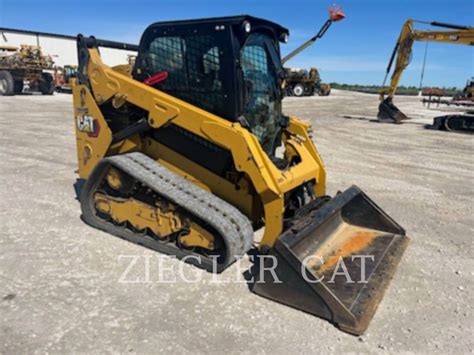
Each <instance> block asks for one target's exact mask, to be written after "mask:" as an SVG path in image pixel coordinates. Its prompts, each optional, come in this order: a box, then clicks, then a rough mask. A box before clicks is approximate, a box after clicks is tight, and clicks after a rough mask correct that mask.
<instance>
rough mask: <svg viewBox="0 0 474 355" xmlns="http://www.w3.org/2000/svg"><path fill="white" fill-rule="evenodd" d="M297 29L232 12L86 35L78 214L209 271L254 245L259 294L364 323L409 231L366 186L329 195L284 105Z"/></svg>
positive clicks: (345, 322)
mask: <svg viewBox="0 0 474 355" xmlns="http://www.w3.org/2000/svg"><path fill="white" fill-rule="evenodd" d="M288 34H289V32H288V30H287V29H285V28H283V27H281V26H279V25H277V24H275V23H272V22H269V21H266V20H262V19H258V18H254V17H251V16H237V17H224V18H212V19H201V20H190V21H178V22H161V23H155V24H152V25H151V26H149V27H148V28H147V29H146V31H145V32H144V33H143V36H142V38H141V41H140V44H139V45H138V46H135V45H129V44H125V43H117V42H111V41H105V40H99V39H95V38H94V37H89V38H86V37H84V36H82V35H79V36H78V38H77V45H78V56H79V70H78V74H77V78H76V79H73V85H72V86H73V96H74V114H75V125H76V136H77V153H78V164H79V170H78V173H79V177H80V179H81V181H83V187H82V189H81V193H80V203H81V207H82V217H83V219H84V220H85V222H87V223H88V224H90V225H91V226H94V227H96V228H99V229H101V230H104V231H106V232H109V233H111V234H114V235H116V236H119V237H121V238H125V239H127V240H129V241H132V242H135V243H139V244H142V245H144V246H146V247H149V248H152V249H155V250H157V251H160V252H163V253H168V254H172V255H176V256H178V257H179V258H182V259H183V260H184V261H187V262H189V263H192V264H194V265H196V266H198V267H200V268H203V269H206V270H209V271H214V272H222V271H223V270H225V269H226V268H227V267H228V266H229V265H230V264H232V263H233V262H234V261H235V260H236V259H238V258H240V257H241V256H243V255H244V254H245V253H246V252H247V251H249V250H250V249H251V248H252V246H253V245H256V249H257V251H258V255H259V256H260V257H262V258H261V259H259V260H260V261H262V260H263V261H262V262H256V263H255V267H256V270H255V273H254V276H255V278H254V284H253V291H254V292H256V293H257V294H259V295H262V296H264V297H267V298H270V299H273V300H276V301H279V302H281V303H284V304H287V305H290V306H293V307H295V308H298V309H301V310H303V311H306V312H309V313H312V314H315V315H317V316H319V317H322V318H326V319H328V320H330V321H332V322H334V323H335V324H337V326H339V327H340V328H341V329H343V330H345V331H347V332H349V333H353V334H361V333H362V332H363V331H364V330H365V329H366V328H367V326H368V323H369V321H370V319H371V318H372V316H373V314H374V312H375V309H376V307H377V305H378V304H379V302H380V300H381V297H382V295H383V293H384V290H385V289H386V286H387V284H388V283H389V281H390V279H391V277H392V275H393V273H394V271H395V269H396V266H397V264H398V262H399V260H400V258H401V255H402V253H403V251H404V249H405V247H406V245H407V242H408V238H407V237H406V236H405V231H404V230H403V228H402V227H400V226H399V225H398V224H397V223H396V222H394V221H393V220H392V219H391V218H390V217H389V216H387V215H386V214H385V213H384V212H383V210H382V209H381V208H380V207H378V206H377V205H376V204H375V203H374V202H373V201H372V200H371V199H370V198H369V197H367V196H366V195H365V194H364V193H363V192H362V191H361V190H360V189H358V188H357V187H351V188H349V189H348V190H347V191H345V192H343V193H340V194H338V195H337V196H336V197H334V198H330V197H328V196H326V191H325V188H326V187H325V183H326V181H325V180H326V172H325V169H324V165H323V162H322V160H321V158H320V156H319V154H318V151H317V150H316V147H315V146H314V144H313V141H312V139H311V137H310V126H309V125H308V124H307V123H304V122H302V121H300V120H299V119H298V118H296V117H293V116H286V115H285V114H283V112H282V105H281V102H282V97H283V88H282V82H283V80H284V74H285V71H284V69H283V67H282V63H281V59H280V58H281V57H280V47H279V43H280V42H286V40H287V38H288ZM101 46H102V47H111V48H122V49H128V50H136V51H137V52H138V55H137V58H136V62H135V65H134V66H133V68H131V67H130V66H127V65H121V66H117V67H108V66H107V65H105V64H104V63H103V62H102V60H101V56H100V52H99V49H98V47H101ZM263 226H264V227H265V229H264V230H265V231H264V234H263V237H262V239H261V241H259V242H255V241H254V237H253V235H254V233H253V232H254V230H256V229H258V228H261V227H263ZM263 256H265V257H264V258H263ZM275 278H276V279H277V280H276V279H275ZM278 281H281V283H278Z"/></svg>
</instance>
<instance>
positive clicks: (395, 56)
mask: <svg viewBox="0 0 474 355" xmlns="http://www.w3.org/2000/svg"><path fill="white" fill-rule="evenodd" d="M414 23H424V24H430V25H431V26H437V27H445V28H450V29H453V31H431V30H429V31H421V30H415V29H414V27H413V25H414ZM415 41H421V42H441V43H453V44H464V45H471V46H472V45H473V44H474V28H473V27H468V26H459V25H451V24H446V23H441V22H430V23H428V22H421V21H414V20H411V19H410V20H407V21H405V23H404V24H403V27H402V30H401V32H400V36H399V37H398V40H397V43H396V44H395V48H394V49H393V52H392V56H391V57H390V61H389V63H388V66H387V71H386V74H385V79H384V82H383V84H382V86H383V88H382V90H381V91H380V100H381V103H380V106H379V113H378V119H379V120H380V121H385V122H393V123H401V122H402V121H403V120H406V119H408V117H407V116H406V115H405V114H404V113H403V112H401V111H400V110H399V109H398V108H397V107H396V106H395V105H394V104H393V102H392V101H393V97H394V96H395V93H396V91H397V87H398V84H399V82H400V79H401V77H402V74H403V71H404V70H405V68H406V67H407V66H408V65H409V64H410V60H411V54H412V47H413V43H414V42H415ZM394 61H395V68H394V70H393V74H392V78H391V81H390V85H389V86H388V87H385V82H386V80H387V77H388V74H389V73H390V71H391V69H392V64H393V62H394Z"/></svg>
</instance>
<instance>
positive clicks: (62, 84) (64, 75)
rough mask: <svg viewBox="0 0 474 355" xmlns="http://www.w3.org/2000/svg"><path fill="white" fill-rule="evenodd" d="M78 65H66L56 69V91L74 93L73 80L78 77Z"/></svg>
mask: <svg viewBox="0 0 474 355" xmlns="http://www.w3.org/2000/svg"><path fill="white" fill-rule="evenodd" d="M77 68H78V67H77V65H65V66H64V67H55V68H54V82H55V85H56V91H58V92H65V93H72V88H71V79H72V78H75V77H76V76H77Z"/></svg>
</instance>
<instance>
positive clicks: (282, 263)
mask: <svg viewBox="0 0 474 355" xmlns="http://www.w3.org/2000/svg"><path fill="white" fill-rule="evenodd" d="M408 241H409V239H408V237H406V236H405V231H404V230H403V228H402V227H400V226H399V225H398V224H397V223H396V222H394V221H393V220H392V219H391V218H390V217H389V216H387V215H386V214H385V213H384V212H383V211H382V210H381V209H380V208H379V207H378V206H377V205H376V204H375V203H374V202H373V201H372V200H370V199H369V198H368V197H367V196H366V195H365V194H364V193H363V192H362V191H361V190H360V189H359V188H357V187H356V186H352V187H351V188H349V189H348V190H346V191H345V192H344V193H342V194H338V195H336V196H335V197H334V198H333V199H332V200H331V201H329V202H327V203H326V204H325V205H323V207H321V208H319V209H318V210H316V211H314V212H312V213H311V214H309V215H307V216H306V217H304V219H303V220H301V222H298V223H297V224H295V225H294V226H292V227H291V228H289V229H288V230H287V231H285V232H284V233H283V234H282V235H281V236H280V237H279V238H278V240H277V242H276V243H275V245H274V247H273V248H272V249H271V250H270V252H269V255H266V256H264V257H261V259H260V260H259V263H256V265H255V267H256V272H254V277H255V279H254V283H253V286H252V291H253V292H255V293H257V294H259V295H261V296H264V297H267V298H269V299H272V300H275V301H278V302H280V303H283V304H286V305H288V306H291V307H294V308H298V309H300V310H303V311H305V312H308V313H311V314H314V315H316V316H318V317H321V318H325V319H327V320H329V321H330V322H332V323H334V324H336V325H337V326H338V327H339V328H340V329H341V330H343V331H346V332H348V333H351V334H355V335H360V334H362V333H363V332H364V331H365V330H366V329H367V327H368V325H369V322H370V320H371V319H372V317H373V315H374V313H375V311H376V309H377V306H378V304H379V303H380V301H381V300H382V297H383V294H384V291H385V289H386V288H387V286H388V284H389V283H390V280H391V278H392V277H393V275H394V273H395V269H396V267H397V264H398V262H399V261H400V259H401V256H402V254H403V251H404V250H405V248H406V246H407V244H408ZM363 258H364V259H363ZM362 260H364V261H362ZM258 264H260V265H258ZM278 281H280V282H281V283H278Z"/></svg>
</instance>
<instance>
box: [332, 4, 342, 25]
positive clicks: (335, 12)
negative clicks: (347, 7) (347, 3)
mask: <svg viewBox="0 0 474 355" xmlns="http://www.w3.org/2000/svg"><path fill="white" fill-rule="evenodd" d="M345 17H346V14H345V13H344V11H343V10H342V7H340V6H339V5H335V4H334V5H333V6H331V7H330V8H329V18H330V19H331V21H334V22H336V21H340V20H343V19H344V18H345Z"/></svg>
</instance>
